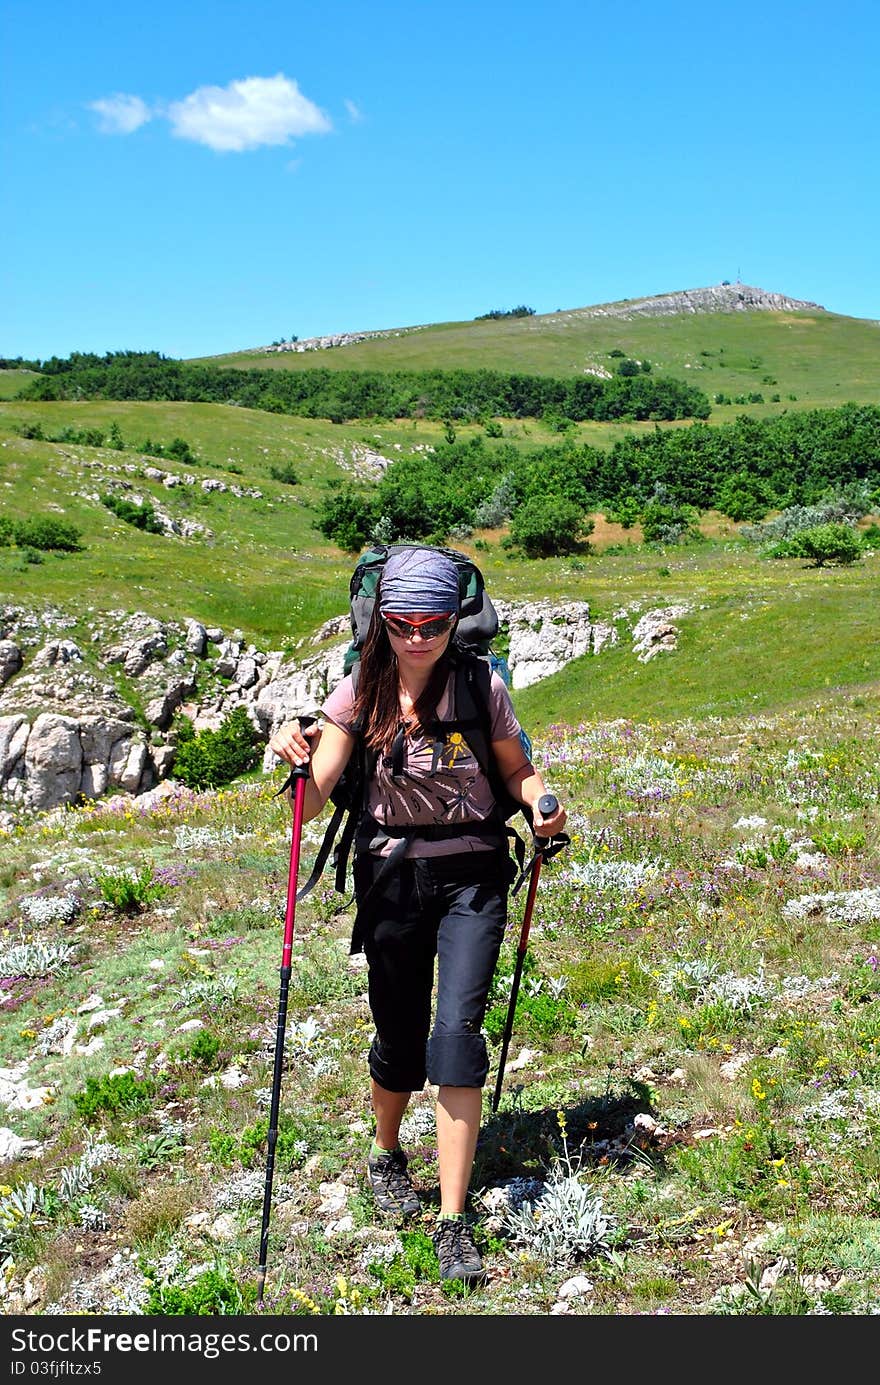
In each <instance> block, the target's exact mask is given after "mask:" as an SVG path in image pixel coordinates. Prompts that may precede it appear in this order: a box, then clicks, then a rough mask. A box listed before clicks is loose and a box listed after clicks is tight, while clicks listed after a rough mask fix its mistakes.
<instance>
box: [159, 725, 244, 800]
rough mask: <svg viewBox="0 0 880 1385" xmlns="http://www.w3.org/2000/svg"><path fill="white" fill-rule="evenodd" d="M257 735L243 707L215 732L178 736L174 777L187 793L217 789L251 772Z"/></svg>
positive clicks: (206, 731) (199, 732)
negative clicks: (183, 785) (188, 790)
mask: <svg viewBox="0 0 880 1385" xmlns="http://www.w3.org/2000/svg"><path fill="white" fill-rule="evenodd" d="M258 754H259V751H258V746H257V733H256V731H255V730H254V727H253V725H252V723H251V720H250V718H249V717H248V714H247V712H246V711H245V709H244V707H236V709H235V711H234V712H231V713H230V714H229V716H228V717H226V718H225V720H224V722H223V724H222V726H220V727H219V728H218V729H217V730H216V731H211V730H205V731H198V732H196V733H195V735H193V736H190V737H186V736H184V737H180V736H178V744H177V754H176V756H175V758H174V767H173V769H174V777H175V778H176V779H179V780H181V782H182V783H184V784H186V786H187V787H188V788H190V789H218V788H221V787H222V786H223V785H224V784H230V783H231V782H232V780H233V779H237V778H238V776H239V775H240V774H244V773H246V771H247V770H249V769H253V768H254V766H255V765H256V763H257V758H258Z"/></svg>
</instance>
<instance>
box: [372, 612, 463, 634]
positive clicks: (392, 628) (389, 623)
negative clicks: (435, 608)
mask: <svg viewBox="0 0 880 1385" xmlns="http://www.w3.org/2000/svg"><path fill="white" fill-rule="evenodd" d="M382 619H383V620H384V622H385V627H386V629H387V630H388V631H389V632H390V633H391V634H392V635H397V636H398V638H399V639H401V640H411V639H412V638H413V636H414V635H415V634H417V633H418V634H419V635H421V637H422V639H423V640H436V639H439V638H440V636H441V635H445V634H446V632H447V630H451V629H452V627H453V625H454V624H455V616H454V615H447V616H424V617H423V618H422V619H421V620H404V619H403V617H402V616H383V617H382Z"/></svg>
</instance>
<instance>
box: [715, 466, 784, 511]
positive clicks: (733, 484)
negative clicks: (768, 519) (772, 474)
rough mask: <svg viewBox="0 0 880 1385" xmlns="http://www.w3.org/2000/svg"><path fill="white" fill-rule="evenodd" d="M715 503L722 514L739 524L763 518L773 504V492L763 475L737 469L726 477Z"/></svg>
mask: <svg viewBox="0 0 880 1385" xmlns="http://www.w3.org/2000/svg"><path fill="white" fill-rule="evenodd" d="M715 504H716V506H717V508H718V509H719V510H720V511H721V513H722V514H725V515H727V516H728V518H729V519H732V520H733V521H734V523H735V524H739V523H740V522H741V521H743V520H760V519H763V518H764V516H765V514H766V513H767V511H768V510H769V509H770V507H771V505H772V504H773V494H772V491H771V489H770V486H769V485H768V483H767V482H766V481H765V480H763V478H762V477H760V476H754V475H752V474H751V473H749V472H746V471H737V472H735V473H734V474H733V475H732V476H727V477H725V479H724V481H723V482H722V484H721V485H720V486H719V488H718V490H717V491H716V493H715Z"/></svg>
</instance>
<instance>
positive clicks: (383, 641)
mask: <svg viewBox="0 0 880 1385" xmlns="http://www.w3.org/2000/svg"><path fill="white" fill-rule="evenodd" d="M380 589H381V578H380V581H379V587H378V588H377V591H376V601H375V604H374V606H373V614H372V616H371V618H370V627H369V629H368V631H367V638H366V639H365V640H364V647H363V649H362V650H361V658H360V672H359V673H358V683H357V694H356V695H355V699H354V706H353V708H352V716H353V719H354V720H355V721H358V722H359V723H360V725H361V726H362V728H363V734H364V739H365V740H366V743H367V745H369V746H371V747H373V748H375V749H377V750H379V751H381V752H385V753H387V751H388V750H390V748H391V743H392V741H393V740H394V737H395V735H396V734H397V731H398V728H399V726H400V723H401V713H400V683H399V674H398V665H397V655H396V654H395V653H394V650H393V649H392V647H391V641H390V640H389V638H388V631H387V630H386V629H385V622H384V620H383V619H382V617H381V616H380V614H379V590H380ZM453 629H454V627H453ZM451 643H452V642H451V640H450V643H449V644H448V645H447V646H446V648H445V649H444V651H443V654H442V655H441V657H440V658H439V659H438V660H437V662H436V664H435V665H434V667H433V668H432V670H431V676H430V677H429V679H428V681H427V683H426V684H425V687H424V690H423V691H422V693H421V695H420V697H419V698H418V700H417V701H416V702H415V703H414V704H413V709H412V719H411V721H410V723H409V724H408V725H407V734H412V732H414V731H415V730H417V729H419V728H421V727H424V726H426V725H427V724H428V723H429V722H431V721H434V720H435V718H436V716H437V703H438V702H439V701H440V698H441V697H442V696H443V691H444V689H445V687H446V683H447V680H448V678H449V669H450V659H449V651H450V647H451Z"/></svg>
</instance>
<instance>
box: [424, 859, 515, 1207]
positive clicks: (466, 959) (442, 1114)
mask: <svg viewBox="0 0 880 1385" xmlns="http://www.w3.org/2000/svg"><path fill="white" fill-rule="evenodd" d="M433 864H434V863H432V865H433ZM434 870H435V872H436V875H437V877H438V878H439V880H440V881H441V882H442V888H443V891H444V894H445V908H444V915H443V917H442V919H441V922H440V927H439V930H438V936H437V1008H436V1013H435V1017H434V1028H433V1030H432V1033H431V1037H430V1039H429V1041H428V1081H429V1082H432V1083H433V1084H435V1085H436V1086H437V1088H438V1094H437V1153H438V1162H439V1174H440V1200H441V1207H440V1210H441V1214H445V1215H451V1214H459V1213H461V1212H463V1211H464V1207H465V1202H466V1199H467V1193H468V1188H469V1185H470V1179H471V1173H472V1171H473V1162H474V1154H475V1152H476V1147H477V1137H478V1135H479V1131H480V1121H481V1118H482V1109H483V1098H482V1089H483V1086H484V1085H485V1081H486V1074H487V1071H488V1066H489V1060H488V1054H487V1051H486V1041H485V1039H484V1037H483V1035H482V1033H481V1032H480V1031H481V1027H482V1023H483V1016H484V1014H485V1010H486V1001H487V998H488V994H489V988H490V986H491V984H492V975H493V973H494V970H495V964H496V962H497V960H498V951H499V948H500V946H501V939H502V937H503V935H504V928H505V924H506V919H507V881H506V877H505V876H504V875H503V873H502V868H501V866H500V865H498V864H497V863H496V862H495V861H493V859H492V857H489V858H488V859H487V860H480V859H478V855H477V853H474V854H473V855H472V856H470V857H469V858H468V859H467V860H466V861H465V862H462V861H461V858H458V860H457V861H456V863H454V864H453V863H451V862H450V863H449V864H441V863H440V861H439V860H438V862H437V864H436V865H434ZM447 872H448V874H447Z"/></svg>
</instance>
